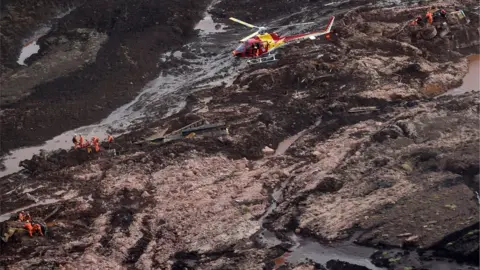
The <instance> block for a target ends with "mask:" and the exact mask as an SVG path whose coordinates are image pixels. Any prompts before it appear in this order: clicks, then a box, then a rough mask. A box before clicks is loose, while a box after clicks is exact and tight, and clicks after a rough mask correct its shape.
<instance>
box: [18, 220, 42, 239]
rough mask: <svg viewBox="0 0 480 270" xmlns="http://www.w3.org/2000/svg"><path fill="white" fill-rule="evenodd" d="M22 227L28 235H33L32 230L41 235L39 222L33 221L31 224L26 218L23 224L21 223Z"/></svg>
mask: <svg viewBox="0 0 480 270" xmlns="http://www.w3.org/2000/svg"><path fill="white" fill-rule="evenodd" d="M23 227H24V228H25V229H27V231H28V234H29V235H30V237H33V233H34V232H38V233H39V234H40V235H41V236H43V232H42V227H41V226H40V224H38V223H35V224H33V225H32V223H31V222H30V220H27V221H26V222H25V225H23Z"/></svg>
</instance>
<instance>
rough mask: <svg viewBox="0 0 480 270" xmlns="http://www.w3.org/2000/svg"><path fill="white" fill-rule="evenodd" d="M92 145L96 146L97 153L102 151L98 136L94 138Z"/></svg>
mask: <svg viewBox="0 0 480 270" xmlns="http://www.w3.org/2000/svg"><path fill="white" fill-rule="evenodd" d="M92 144H93V145H94V146H95V152H98V151H100V145H99V140H98V137H96V136H93V137H92Z"/></svg>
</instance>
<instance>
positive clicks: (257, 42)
mask: <svg viewBox="0 0 480 270" xmlns="http://www.w3.org/2000/svg"><path fill="white" fill-rule="evenodd" d="M230 20H232V21H234V22H237V23H240V24H243V25H245V26H247V27H249V28H252V29H258V30H257V31H256V32H255V33H253V34H250V35H248V36H247V37H245V38H243V39H241V40H240V42H241V44H240V45H239V46H238V47H237V48H236V49H235V50H234V51H233V52H232V54H233V55H234V56H235V57H238V58H249V60H248V61H247V62H248V63H250V64H257V63H265V62H271V61H275V60H277V59H275V53H274V52H275V50H277V49H278V48H280V47H282V46H284V45H287V44H290V43H291V42H292V41H301V40H305V39H312V40H313V39H316V38H317V37H320V36H323V35H325V37H326V38H327V39H330V33H331V31H332V26H333V21H334V20H335V17H331V18H330V20H329V22H328V24H327V27H326V28H325V30H323V31H317V32H309V33H303V34H296V35H291V36H284V37H281V36H279V35H278V34H277V33H275V32H272V33H268V32H266V30H267V29H268V28H267V27H265V26H255V25H253V24H249V23H246V22H244V21H241V20H239V19H235V18H232V17H231V18H230ZM312 23H313V22H309V23H297V24H290V25H283V26H280V27H289V26H296V25H305V24H312Z"/></svg>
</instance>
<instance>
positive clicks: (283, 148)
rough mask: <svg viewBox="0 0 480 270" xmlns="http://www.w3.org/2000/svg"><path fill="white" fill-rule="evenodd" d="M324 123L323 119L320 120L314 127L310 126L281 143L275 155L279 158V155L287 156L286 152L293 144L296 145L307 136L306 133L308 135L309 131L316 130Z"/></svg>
mask: <svg viewBox="0 0 480 270" xmlns="http://www.w3.org/2000/svg"><path fill="white" fill-rule="evenodd" d="M321 123H322V119H318V120H317V121H316V122H315V124H313V125H312V126H310V127H309V128H307V129H304V130H302V131H300V132H299V133H297V134H295V135H294V136H292V137H289V138H287V139H285V140H283V141H282V142H280V143H279V144H278V146H277V149H276V150H275V155H276V156H278V155H283V154H285V152H286V151H287V150H288V148H289V147H290V145H292V144H293V143H295V142H296V141H297V140H298V139H300V137H302V136H303V135H305V133H307V132H308V131H310V130H312V129H314V128H315V127H317V126H318V125H320V124H321Z"/></svg>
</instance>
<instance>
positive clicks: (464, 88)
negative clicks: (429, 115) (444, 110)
mask: <svg viewBox="0 0 480 270" xmlns="http://www.w3.org/2000/svg"><path fill="white" fill-rule="evenodd" d="M472 90H473V91H477V92H478V91H480V54H476V55H471V56H469V57H468V73H467V75H465V77H464V78H463V82H462V85H461V86H460V87H457V88H455V89H452V90H450V91H447V92H446V93H445V94H444V95H460V94H463V93H466V92H470V91H472Z"/></svg>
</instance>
